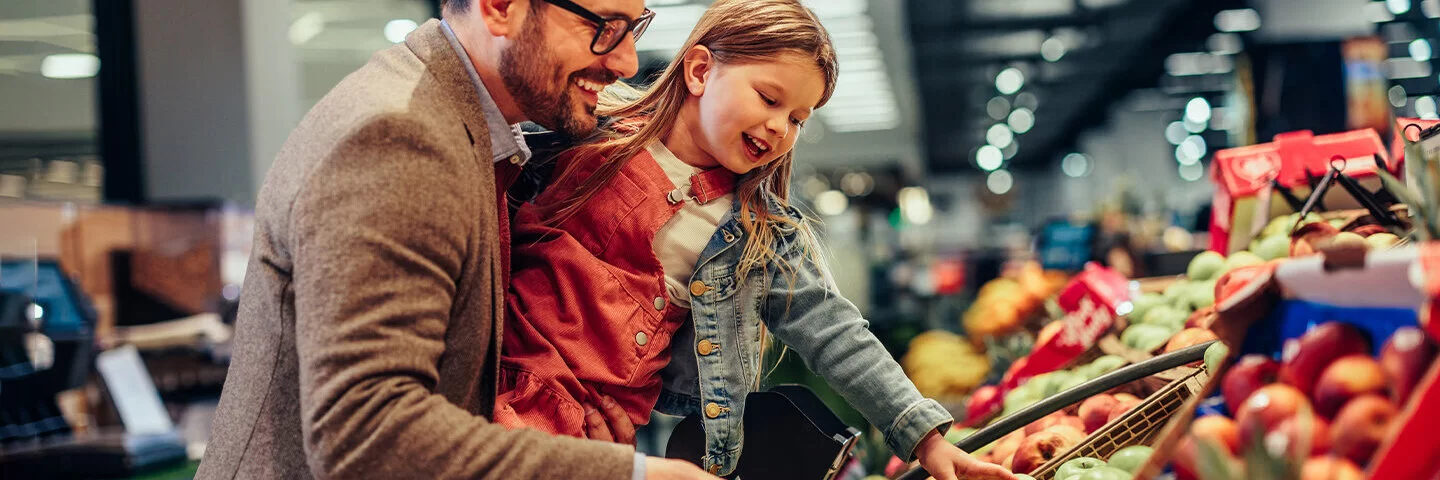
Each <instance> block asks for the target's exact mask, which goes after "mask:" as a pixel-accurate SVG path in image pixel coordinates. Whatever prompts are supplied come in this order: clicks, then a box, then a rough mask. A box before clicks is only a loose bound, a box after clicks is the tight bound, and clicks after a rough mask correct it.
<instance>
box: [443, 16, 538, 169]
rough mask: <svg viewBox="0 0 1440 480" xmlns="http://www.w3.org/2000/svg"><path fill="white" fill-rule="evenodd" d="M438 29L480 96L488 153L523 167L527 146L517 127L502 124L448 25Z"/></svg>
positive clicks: (468, 56)
mask: <svg viewBox="0 0 1440 480" xmlns="http://www.w3.org/2000/svg"><path fill="white" fill-rule="evenodd" d="M440 30H442V31H444V32H445V38H447V39H449V40H450V46H451V47H454V48H455V54H457V55H459V56H460V62H461V63H464V64H465V72H466V73H469V74H470V82H471V83H474V84H475V92H476V93H478V94H479V96H480V110H481V111H482V112H484V113H485V123H486V125H487V126H488V127H489V130H490V152H491V155H492V156H493V158H494V160H495V161H496V162H499V161H502V160H504V161H507V162H510V163H513V164H516V165H524V164H525V162H526V161H529V160H530V147H529V146H527V145H525V138H524V137H522V136H521V134H520V125H519V124H516V125H510V124H507V123H505V114H503V113H500V107H499V106H498V105H495V99H494V98H492V97H491V96H490V91H489V90H486V89H485V83H484V82H481V81H480V72H477V71H476V70H475V64H474V63H473V62H471V61H470V55H469V54H467V53H465V46H464V45H461V44H460V38H459V37H456V36H455V31H454V30H451V29H450V23H449V22H446V21H444V20H441V21H440Z"/></svg>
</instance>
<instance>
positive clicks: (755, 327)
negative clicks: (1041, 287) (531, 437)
mask: <svg viewBox="0 0 1440 480" xmlns="http://www.w3.org/2000/svg"><path fill="white" fill-rule="evenodd" d="M835 77H836V62H835V51H834V49H833V47H832V46H831V44H830V39H829V36H828V34H827V33H826V32H825V30H824V28H823V27H822V26H821V25H820V22H819V20H818V19H817V18H816V17H815V15H814V13H812V12H810V11H809V10H808V9H806V8H805V7H803V6H802V5H800V3H799V2H798V1H797V0H719V1H717V2H715V3H714V4H713V5H712V6H711V7H710V8H709V9H708V10H707V11H706V12H705V14H704V15H703V16H702V17H701V19H700V21H699V24H698V25H697V26H696V27H695V30H694V31H693V32H692V33H691V34H690V38H689V39H688V40H687V42H686V43H685V45H684V48H682V49H681V52H680V54H679V55H678V56H677V58H676V59H675V60H674V61H673V62H672V63H671V65H670V66H669V67H668V68H667V69H666V70H665V72H664V73H663V74H661V76H660V77H659V79H658V80H657V81H656V83H655V84H654V85H653V86H652V87H651V88H650V89H649V90H648V91H645V92H643V93H641V94H639V95H638V98H635V99H633V100H631V101H628V102H622V101H619V100H618V99H616V98H614V97H612V96H609V95H607V96H606V98H604V99H602V102H601V107H600V109H599V113H600V114H601V115H604V116H608V117H611V118H615V119H617V120H616V121H615V122H613V123H611V124H610V126H608V127H606V128H605V129H603V133H602V134H601V136H600V138H598V139H593V140H592V141H591V142H589V143H587V144H585V145H582V146H580V147H576V148H574V149H572V150H570V151H568V152H566V153H564V154H562V155H561V156H560V157H559V159H558V160H557V161H558V162H559V163H558V164H557V166H556V172H557V174H556V175H557V176H556V177H555V179H554V182H553V184H552V185H551V186H550V187H549V188H548V189H546V190H545V191H544V193H542V194H541V195H540V196H539V197H537V198H536V199H535V201H534V202H533V203H529V204H525V205H523V206H522V207H520V209H519V211H518V212H517V214H516V216H515V220H514V223H513V226H512V228H513V235H514V247H513V256H512V262H513V263H512V265H513V276H512V281H511V289H510V295H509V298H508V301H507V308H508V310H509V311H508V318H507V321H506V330H505V335H504V336H503V338H504V346H503V349H502V358H503V360H502V365H501V374H500V377H501V381H500V394H499V398H498V400H497V404H496V410H495V418H496V420H497V421H498V422H500V423H502V424H505V425H508V426H515V427H519V426H528V427H532V428H536V429H540V430H545V431H549V432H552V433H558V434H564V435H573V436H585V435H586V408H585V405H602V404H608V405H610V406H611V407H614V406H616V405H617V404H618V407H619V408H623V410H624V412H625V413H626V414H627V415H628V418H629V421H630V422H633V423H634V424H637V425H638V424H644V423H646V422H647V421H648V420H649V416H650V411H651V410H652V408H653V409H656V410H659V411H660V412H662V413H666V414H672V415H687V414H691V413H696V414H700V415H702V416H703V424H704V429H705V433H706V456H705V458H704V463H705V465H704V466H705V467H706V468H707V469H709V471H710V472H711V473H712V474H720V475H725V474H729V473H730V472H732V471H733V470H734V468H735V465H736V460H738V458H739V456H740V448H741V444H742V432H741V427H742V425H743V422H742V420H741V419H742V417H743V414H744V407H745V406H744V403H743V401H744V399H745V397H746V394H747V393H749V392H751V391H752V390H755V389H757V388H758V387H759V380H760V377H761V374H762V367H761V360H760V359H761V352H762V349H763V348H764V346H765V343H766V340H765V337H766V335H767V331H768V332H773V333H774V335H775V336H776V337H777V338H778V339H779V340H780V341H782V342H784V344H785V345H788V346H789V347H790V348H791V349H794V350H795V351H796V352H798V353H799V354H800V355H801V357H803V358H804V360H805V361H806V363H807V364H808V365H810V367H811V368H812V369H813V370H814V371H815V372H817V373H819V374H820V375H821V376H823V377H824V378H825V379H826V380H827V381H828V382H829V383H830V384H831V385H832V386H833V387H835V389H836V390H838V391H840V392H841V393H842V394H843V395H844V396H845V398H846V400H848V401H849V402H850V403H851V404H852V405H854V406H855V407H856V408H857V409H859V410H860V411H861V412H862V413H863V414H864V415H865V417H866V418H867V419H868V420H870V422H871V423H872V424H874V425H876V426H878V427H879V428H880V430H881V431H882V432H883V433H884V436H885V439H886V442H887V443H888V445H889V446H890V448H891V450H893V451H894V452H895V453H896V454H897V455H899V456H900V457H901V458H904V459H906V460H909V459H913V458H916V457H918V458H919V459H920V461H921V463H922V464H923V465H924V466H925V467H926V469H927V470H929V471H930V472H931V473H932V474H933V475H934V476H935V477H936V478H939V479H953V478H956V475H957V474H958V475H961V476H964V477H965V478H1012V477H1011V476H1010V474H1009V473H1008V472H1006V471H1005V470H1004V469H1003V468H1001V467H998V466H994V465H989V464H984V463H981V462H978V461H976V460H975V459H974V458H972V457H970V456H969V455H967V454H965V453H964V452H962V451H960V450H959V449H957V448H955V447H954V446H953V445H950V444H948V443H946V442H945V441H944V438H943V437H942V436H941V435H938V432H940V431H943V430H944V429H947V428H949V425H950V423H951V422H952V421H953V419H952V418H951V417H950V415H949V414H948V413H947V412H946V411H945V409H943V408H941V406H940V404H939V403H936V402H935V401H933V400H928V399H925V398H923V397H921V395H920V394H919V392H918V391H916V390H915V387H914V385H912V384H911V383H910V381H909V379H908V378H906V377H905V374H904V372H903V371H901V369H900V366H899V365H898V364H896V363H895V361H894V360H893V359H892V358H891V357H890V355H889V354H888V353H887V352H886V350H885V349H884V347H882V346H881V344H880V342H879V341H878V340H877V339H876V338H875V337H874V335H872V334H871V333H870V331H869V330H868V329H867V322H866V321H865V319H863V318H861V316H860V313H859V312H858V311H857V310H856V309H855V307H854V305H852V304H851V303H850V302H848V301H846V300H845V299H844V298H841V297H840V296H838V294H837V293H836V292H835V291H834V290H833V285H832V284H831V283H830V282H829V279H828V278H826V276H825V273H824V272H825V269H824V268H823V267H822V266H821V263H820V261H819V260H818V250H819V247H818V246H817V245H816V240H815V237H814V235H813V234H812V233H811V230H810V228H809V225H808V223H807V220H806V219H805V217H803V216H802V215H801V214H800V212H799V211H797V210H796V209H795V208H793V207H791V206H790V205H789V202H788V188H787V187H788V186H789V183H790V170H791V159H792V158H793V153H792V152H791V149H792V148H793V147H794V146H795V140H796V137H797V136H798V135H799V133H800V128H801V127H802V126H804V124H805V122H806V121H807V120H808V119H809V118H810V117H811V114H812V113H813V111H814V109H816V108H819V107H820V106H821V105H824V104H825V102H826V100H828V99H829V98H830V95H831V93H832V92H833V90H834V87H835ZM767 327H768V328H767ZM610 399H613V401H612V400H610Z"/></svg>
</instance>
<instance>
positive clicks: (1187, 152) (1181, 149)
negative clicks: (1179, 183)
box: [1175, 143, 1200, 165]
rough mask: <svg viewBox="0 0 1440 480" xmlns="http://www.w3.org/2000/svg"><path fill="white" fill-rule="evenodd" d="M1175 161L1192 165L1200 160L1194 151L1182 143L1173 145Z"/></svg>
mask: <svg viewBox="0 0 1440 480" xmlns="http://www.w3.org/2000/svg"><path fill="white" fill-rule="evenodd" d="M1175 162H1177V163H1179V164H1181V165H1193V164H1196V163H1199V162H1200V157H1197V156H1195V152H1194V151H1193V150H1192V149H1190V148H1187V147H1186V145H1185V144H1183V143H1182V144H1180V145H1178V146H1176V147H1175Z"/></svg>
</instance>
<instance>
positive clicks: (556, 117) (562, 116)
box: [500, 0, 645, 137]
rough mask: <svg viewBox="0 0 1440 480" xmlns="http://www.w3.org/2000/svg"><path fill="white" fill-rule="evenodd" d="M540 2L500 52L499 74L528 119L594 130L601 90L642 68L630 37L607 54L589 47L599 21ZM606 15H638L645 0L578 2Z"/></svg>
mask: <svg viewBox="0 0 1440 480" xmlns="http://www.w3.org/2000/svg"><path fill="white" fill-rule="evenodd" d="M531 1H533V2H541V3H540V4H539V5H538V9H535V10H532V11H533V12H534V14H533V15H531V16H530V17H528V18H526V19H525V20H524V22H525V24H524V26H522V27H521V31H520V35H519V36H518V37H517V38H516V39H515V45H514V46H512V47H510V48H508V49H505V51H503V52H501V54H500V77H501V80H502V81H504V83H505V88H506V89H507V90H509V91H510V95H511V96H512V97H514V99H515V102H516V103H517V104H518V105H519V107H520V109H521V111H522V112H524V113H525V116H526V118H529V119H530V121H532V122H535V123H538V124H540V125H541V126H544V127H545V128H549V129H551V130H554V131H557V132H560V133H562V134H565V135H567V136H571V137H583V136H587V135H589V134H590V133H591V132H593V131H594V130H595V124H596V121H597V119H596V116H595V107H596V104H597V102H598V99H599V96H598V95H599V92H600V90H603V89H604V88H605V86H606V85H609V84H611V83H614V82H615V81H616V80H619V79H620V78H624V77H629V76H632V75H635V72H636V71H637V70H638V69H639V64H638V61H637V60H636V54H635V41H634V39H632V38H630V36H629V35H626V36H625V39H624V40H623V41H622V42H620V45H619V46H617V47H615V49H614V50H611V51H610V52H609V53H606V54H605V55H596V54H594V53H593V52H592V51H591V49H590V44H591V42H592V41H593V40H594V38H595V31H596V29H597V28H598V27H597V25H595V24H594V23H591V22H590V21H588V20H586V19H584V18H582V17H580V16H579V15H576V14H574V13H572V12H569V11H566V10H564V9H561V8H559V7H556V6H554V5H550V4H547V3H544V0H531ZM575 3H577V4H579V5H580V6H582V7H584V8H586V9H588V10H590V11H592V12H595V13H596V14H598V15H600V16H602V17H613V16H624V17H626V18H630V19H634V18H637V17H639V16H640V15H641V14H642V13H643V12H644V10H645V4H644V2H643V0H575Z"/></svg>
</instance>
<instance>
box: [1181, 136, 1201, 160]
mask: <svg viewBox="0 0 1440 480" xmlns="http://www.w3.org/2000/svg"><path fill="white" fill-rule="evenodd" d="M1180 148H1184V149H1185V151H1186V152H1188V153H1189V154H1190V156H1191V157H1193V158H1195V159H1196V160H1199V159H1201V158H1205V153H1206V151H1207V150H1206V148H1205V137H1201V136H1199V135H1191V136H1188V137H1185V141H1183V142H1180Z"/></svg>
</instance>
